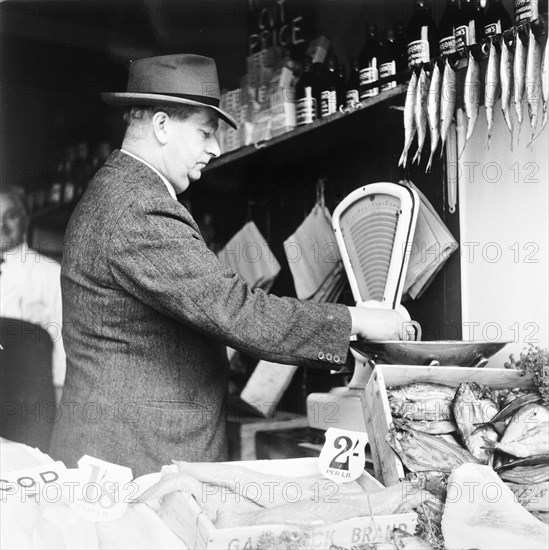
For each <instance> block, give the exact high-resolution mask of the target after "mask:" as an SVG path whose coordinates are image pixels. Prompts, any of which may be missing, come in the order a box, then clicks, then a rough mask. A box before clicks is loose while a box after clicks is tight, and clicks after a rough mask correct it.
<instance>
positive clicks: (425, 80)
mask: <svg viewBox="0 0 549 550" xmlns="http://www.w3.org/2000/svg"><path fill="white" fill-rule="evenodd" d="M430 85H431V77H430V75H429V73H428V72H427V70H426V69H425V67H421V71H420V73H419V79H418V83H417V92H416V105H415V109H414V110H415V117H416V127H417V151H416V154H415V155H414V159H413V160H412V164H413V163H414V162H416V161H417V163H418V164H419V163H420V161H421V151H422V150H423V144H424V143H425V136H426V135H427V99H428V97H429V88H430Z"/></svg>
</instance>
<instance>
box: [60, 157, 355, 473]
mask: <svg viewBox="0 0 549 550" xmlns="http://www.w3.org/2000/svg"><path fill="white" fill-rule="evenodd" d="M61 285H62V293H63V338H64V342H65V348H66V353H67V376H66V382H65V388H64V392H63V397H62V401H61V405H60V407H59V411H58V415H57V420H56V424H55V427H54V433H53V438H52V446H51V449H50V452H51V454H52V456H54V457H55V458H56V459H60V460H63V461H64V462H65V464H66V465H67V466H68V467H74V466H75V464H76V462H77V461H78V460H79V459H80V458H81V456H82V455H84V454H88V455H92V456H95V457H97V458H100V459H103V460H108V461H110V462H114V463H117V464H121V465H125V466H129V467H131V468H132V470H133V473H134V475H136V476H137V475H142V474H145V473H149V472H153V471H158V470H159V469H160V467H161V466H162V465H163V464H169V463H170V462H171V460H172V459H179V460H188V461H219V460H225V459H226V458H227V441H226V427H225V420H226V419H225V397H226V391H227V378H228V364H227V356H226V349H225V347H226V346H227V345H228V346H231V347H233V348H235V349H240V350H242V351H244V352H246V353H248V354H251V355H253V356H256V357H261V358H264V359H267V360H271V361H276V362H281V363H289V364H296V365H312V364H314V363H315V362H318V361H319V360H320V359H319V357H321V358H322V360H323V361H324V362H327V361H328V362H331V363H334V358H336V359H339V362H340V363H341V364H342V363H344V362H345V360H346V358H347V353H348V348H349V335H350V332H351V317H350V314H349V312H348V310H347V308H346V307H345V306H342V305H338V304H313V303H303V302H300V301H299V300H297V299H293V298H278V297H275V296H273V295H268V294H266V293H264V292H263V291H261V290H253V291H252V290H251V289H250V288H249V286H248V285H247V284H246V283H245V282H244V281H243V280H242V279H241V278H240V277H239V276H238V275H236V274H234V273H232V272H231V271H230V270H229V269H228V268H226V267H225V266H224V265H222V264H221V263H220V262H219V261H218V259H217V257H216V256H215V254H213V252H211V251H210V250H209V249H208V248H207V246H206V244H205V242H204V240H203V239H202V237H201V235H200V232H199V230H198V227H197V225H196V223H195V221H194V220H193V218H192V216H191V215H190V213H189V212H188V210H187V209H186V208H185V207H184V206H182V205H181V204H180V203H178V202H177V201H176V200H174V199H173V197H172V196H170V194H169V192H168V189H167V188H166V186H165V184H164V182H163V181H162V179H161V178H160V177H159V176H158V174H156V173H155V172H154V171H153V170H151V169H150V168H149V167H147V166H146V165H145V164H143V163H141V162H139V161H138V160H136V159H134V158H132V157H131V156H129V155H126V154H125V153H123V152H121V151H115V152H113V153H112V154H111V156H110V157H109V159H108V160H107V162H106V163H105V165H104V166H103V167H102V168H101V169H100V170H99V171H98V172H97V174H96V176H95V177H94V179H93V180H92V182H91V183H90V185H89V186H88V189H87V190H86V193H85V194H84V196H83V197H82V199H81V200H80V202H79V204H78V205H77V207H76V209H75V211H74V213H73V215H72V217H71V220H70V222H69V225H68V228H67V232H66V235H65V247H64V253H63V262H62V272H61Z"/></svg>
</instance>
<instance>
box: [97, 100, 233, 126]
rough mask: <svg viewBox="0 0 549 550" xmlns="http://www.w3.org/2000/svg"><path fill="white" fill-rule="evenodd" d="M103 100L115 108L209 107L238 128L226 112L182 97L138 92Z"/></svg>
mask: <svg viewBox="0 0 549 550" xmlns="http://www.w3.org/2000/svg"><path fill="white" fill-rule="evenodd" d="M101 98H102V99H103V101H105V103H108V104H109V105H112V106H113V107H124V106H128V105H194V106H195V107H207V108H208V109H213V110H214V111H216V112H217V114H218V115H219V116H220V117H221V118H222V119H223V120H224V121H225V122H226V123H227V124H229V125H230V126H232V127H233V128H234V129H235V130H236V128H237V127H238V125H237V123H236V120H235V119H234V118H233V117H232V116H231V115H230V114H229V113H227V112H226V111H223V109H220V108H219V107H214V106H213V105H208V104H207V103H201V102H200V101H193V100H192V99H185V98H181V97H176V96H171V95H163V94H145V93H136V92H103V93H102V94H101Z"/></svg>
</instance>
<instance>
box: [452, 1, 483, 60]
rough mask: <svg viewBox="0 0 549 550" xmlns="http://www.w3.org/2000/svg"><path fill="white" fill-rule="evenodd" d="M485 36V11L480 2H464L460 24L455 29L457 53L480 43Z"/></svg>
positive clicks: (462, 2)
mask: <svg viewBox="0 0 549 550" xmlns="http://www.w3.org/2000/svg"><path fill="white" fill-rule="evenodd" d="M483 36H484V10H483V8H482V6H481V3H480V0H462V1H461V10H460V16H459V20H458V24H457V26H456V29H455V38H456V51H458V52H463V51H464V50H465V49H466V48H467V46H472V45H473V44H477V43H478V42H480V40H481V39H482V37H483Z"/></svg>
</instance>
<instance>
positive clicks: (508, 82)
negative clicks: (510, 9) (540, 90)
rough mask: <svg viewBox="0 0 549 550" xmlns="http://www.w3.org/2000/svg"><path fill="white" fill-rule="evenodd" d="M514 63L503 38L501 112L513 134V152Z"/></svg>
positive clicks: (500, 70) (512, 53) (500, 73)
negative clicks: (512, 102) (512, 101)
mask: <svg viewBox="0 0 549 550" xmlns="http://www.w3.org/2000/svg"><path fill="white" fill-rule="evenodd" d="M513 63H514V52H513V50H512V49H511V48H510V47H509V45H508V44H507V41H506V40H505V37H504V36H503V35H502V36H501V60H500V69H499V78H500V81H501V110H502V111H503V118H504V119H505V124H507V128H509V132H511V151H512V150H513V119H512V118H511V97H512V92H513Z"/></svg>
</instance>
